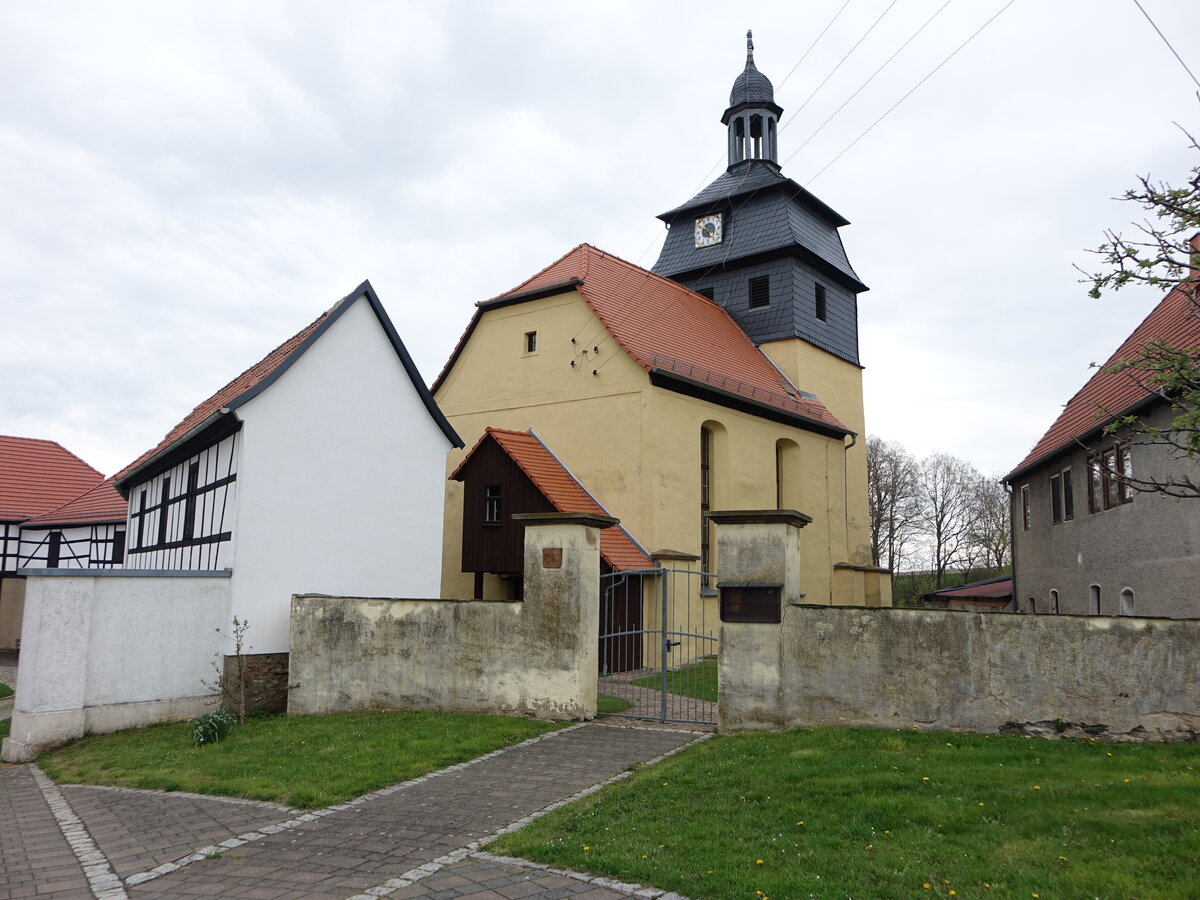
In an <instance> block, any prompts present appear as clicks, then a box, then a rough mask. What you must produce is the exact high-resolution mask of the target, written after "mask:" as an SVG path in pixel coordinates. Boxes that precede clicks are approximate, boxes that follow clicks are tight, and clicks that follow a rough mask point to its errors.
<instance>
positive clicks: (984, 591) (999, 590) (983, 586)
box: [928, 575, 1013, 600]
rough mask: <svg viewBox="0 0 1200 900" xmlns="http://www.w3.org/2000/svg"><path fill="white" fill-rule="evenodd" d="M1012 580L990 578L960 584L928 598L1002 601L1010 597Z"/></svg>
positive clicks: (1007, 576)
mask: <svg viewBox="0 0 1200 900" xmlns="http://www.w3.org/2000/svg"><path fill="white" fill-rule="evenodd" d="M1012 592H1013V580H1012V576H1011V575H1006V576H1005V577H1003V578H990V579H988V580H987V581H976V582H973V583H971V584H960V585H958V586H957V587H948V588H942V589H941V590H940V591H934V592H933V593H931V594H929V595H928V596H930V597H953V598H955V599H956V600H1004V599H1006V598H1010V597H1012Z"/></svg>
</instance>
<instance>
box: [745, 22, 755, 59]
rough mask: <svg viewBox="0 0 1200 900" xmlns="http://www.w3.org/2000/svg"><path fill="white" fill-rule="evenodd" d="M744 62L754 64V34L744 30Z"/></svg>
mask: <svg viewBox="0 0 1200 900" xmlns="http://www.w3.org/2000/svg"><path fill="white" fill-rule="evenodd" d="M746 62H747V63H753V62H754V32H753V31H751V30H749V29H747V30H746Z"/></svg>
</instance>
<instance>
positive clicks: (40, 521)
mask: <svg viewBox="0 0 1200 900" xmlns="http://www.w3.org/2000/svg"><path fill="white" fill-rule="evenodd" d="M128 508H129V504H128V502H127V501H126V500H125V499H124V498H123V497H122V496H121V495H120V494H118V493H117V489H116V488H114V487H113V480H112V479H111V478H109V479H107V480H105V481H102V482H100V483H99V484H98V485H96V486H95V487H94V488H92V489H91V490H90V491H88V492H87V493H84V494H81V495H80V496H78V497H76V498H75V499H74V500H72V501H71V502H70V503H67V504H65V505H64V506H60V507H59V508H58V509H52V510H51V511H50V512H48V513H43V514H42V515H40V516H35V517H34V518H32V519H30V520H29V521H27V522H25V523H24V524H25V525H34V526H37V525H45V526H51V525H75V524H83V523H89V524H90V523H93V522H124V521H125V518H126V514H127V512H128Z"/></svg>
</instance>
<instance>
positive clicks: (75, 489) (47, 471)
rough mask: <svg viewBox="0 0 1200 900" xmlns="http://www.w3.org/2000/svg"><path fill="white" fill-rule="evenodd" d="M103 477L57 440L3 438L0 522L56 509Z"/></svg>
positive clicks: (0, 475)
mask: <svg viewBox="0 0 1200 900" xmlns="http://www.w3.org/2000/svg"><path fill="white" fill-rule="evenodd" d="M103 480H104V476H103V475H102V474H101V473H100V472H98V471H96V470H95V469H93V468H92V467H91V466H89V465H88V464H87V463H85V462H84V461H83V460H82V459H80V458H79V457H78V456H76V455H75V454H74V453H72V452H70V451H69V450H67V449H66V448H64V447H63V446H62V445H61V444H58V443H56V442H55V441H46V440H41V439H40V438H25V437H12V436H9V435H0V520H7V521H10V522H14V521H21V520H23V519H28V518H29V517H31V516H36V515H40V514H41V513H45V512H49V511H50V510H52V509H57V508H58V507H60V506H62V505H63V504H64V503H66V502H67V501H68V500H72V499H74V498H75V497H78V496H79V495H80V494H82V493H83V492H84V491H87V490H89V489H91V488H93V487H95V486H96V485H97V484H99V483H100V482H102V481H103Z"/></svg>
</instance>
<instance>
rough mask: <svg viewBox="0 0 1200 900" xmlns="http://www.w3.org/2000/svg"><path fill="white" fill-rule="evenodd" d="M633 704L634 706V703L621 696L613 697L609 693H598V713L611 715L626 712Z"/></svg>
mask: <svg viewBox="0 0 1200 900" xmlns="http://www.w3.org/2000/svg"><path fill="white" fill-rule="evenodd" d="M631 706H633V704H632V703H630V702H629V701H628V700H625V699H623V698H621V697H613V696H610V695H609V694H597V695H596V714H597V715H601V716H603V715H605V714H606V713H607V714H609V715H611V714H612V713H619V712H625V710H627V709H629V707H631Z"/></svg>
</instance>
